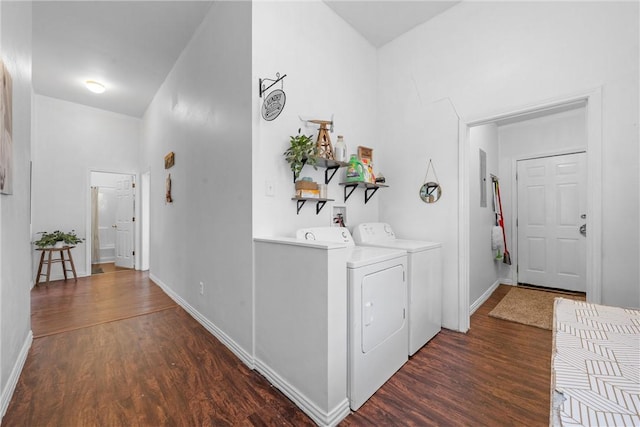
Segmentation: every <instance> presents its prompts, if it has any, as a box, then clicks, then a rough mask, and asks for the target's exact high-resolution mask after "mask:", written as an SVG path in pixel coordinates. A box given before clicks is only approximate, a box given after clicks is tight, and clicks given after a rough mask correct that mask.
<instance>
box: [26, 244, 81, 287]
mask: <svg viewBox="0 0 640 427" xmlns="http://www.w3.org/2000/svg"><path fill="white" fill-rule="evenodd" d="M73 248H75V246H64V247H62V248H38V249H36V250H37V251H41V252H42V254H41V255H40V265H39V266H38V276H37V277H36V286H38V285H39V284H40V276H45V277H46V278H47V280H46V284H47V286H48V285H49V276H50V275H51V264H53V263H56V262H61V263H62V273H63V274H64V280H67V271H70V272H72V273H73V278H74V280H75V281H76V282H77V281H78V276H77V275H76V267H75V265H74V264H73V257H72V256H71V249H73ZM65 251H66V252H67V257H66V259H65V255H64V253H65ZM54 252H58V253H59V254H60V259H53V253H54ZM45 254H48V256H47V259H45ZM65 262H68V263H69V264H70V265H71V270H68V269H67V265H66V264H65ZM43 264H46V265H47V272H46V273H42V265H43Z"/></svg>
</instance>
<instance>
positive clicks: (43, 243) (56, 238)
mask: <svg viewBox="0 0 640 427" xmlns="http://www.w3.org/2000/svg"><path fill="white" fill-rule="evenodd" d="M38 234H41V236H40V238H39V239H38V240H36V241H35V242H33V243H34V244H35V245H36V246H37V247H39V248H46V247H47V246H54V245H55V244H56V243H57V242H64V243H65V244H67V245H76V244H78V243H82V242H83V241H84V239H83V238H80V237H78V236H77V235H76V231H75V230H71V231H70V232H68V233H63V232H62V231H60V230H56V231H54V232H53V233H49V232H48V231H40V232H38Z"/></svg>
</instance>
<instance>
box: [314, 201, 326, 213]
mask: <svg viewBox="0 0 640 427" xmlns="http://www.w3.org/2000/svg"><path fill="white" fill-rule="evenodd" d="M326 204H327V201H326V200H318V201H317V202H316V215H318V214H319V213H320V211H321V210H322V208H324V205H326Z"/></svg>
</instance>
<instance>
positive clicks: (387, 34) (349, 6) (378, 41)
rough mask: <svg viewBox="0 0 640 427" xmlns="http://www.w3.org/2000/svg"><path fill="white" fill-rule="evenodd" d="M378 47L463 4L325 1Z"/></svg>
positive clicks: (430, 0)
mask: <svg viewBox="0 0 640 427" xmlns="http://www.w3.org/2000/svg"><path fill="white" fill-rule="evenodd" d="M324 2H325V3H326V4H327V6H329V7H330V8H331V9H333V11H334V12H336V13H337V14H338V15H340V16H341V17H342V19H344V20H345V21H347V23H348V24H349V25H351V26H352V27H353V28H355V29H356V31H358V32H359V33H360V34H362V35H363V36H364V38H366V39H367V40H369V42H370V43H371V44H372V45H374V46H375V47H380V46H382V45H384V44H386V43H388V42H390V41H391V40H393V39H395V38H396V37H398V36H399V35H401V34H404V33H406V32H407V31H409V30H411V29H412V28H414V27H416V26H418V25H420V24H422V23H424V22H427V21H428V20H430V19H431V18H433V17H434V16H436V15H438V14H440V13H442V12H444V11H445V10H447V9H449V8H450V7H452V6H455V5H456V4H457V3H460V1H440V0H409V1H381V0H369V1H363V0H324Z"/></svg>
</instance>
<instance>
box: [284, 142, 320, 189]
mask: <svg viewBox="0 0 640 427" xmlns="http://www.w3.org/2000/svg"><path fill="white" fill-rule="evenodd" d="M289 138H290V139H289V142H290V144H291V145H290V146H289V148H288V149H287V151H285V152H284V153H283V154H284V156H285V159H286V160H287V162H289V165H290V166H291V172H293V181H294V182H295V181H296V180H297V179H298V177H299V176H300V172H301V171H302V168H303V167H304V165H305V164H308V165H311V166H313V168H314V169H317V167H316V162H317V159H316V155H317V147H316V143H315V142H313V140H312V139H311V135H309V136H307V135H302V134H301V133H300V129H298V134H297V135H296V136H291V137H289Z"/></svg>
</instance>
